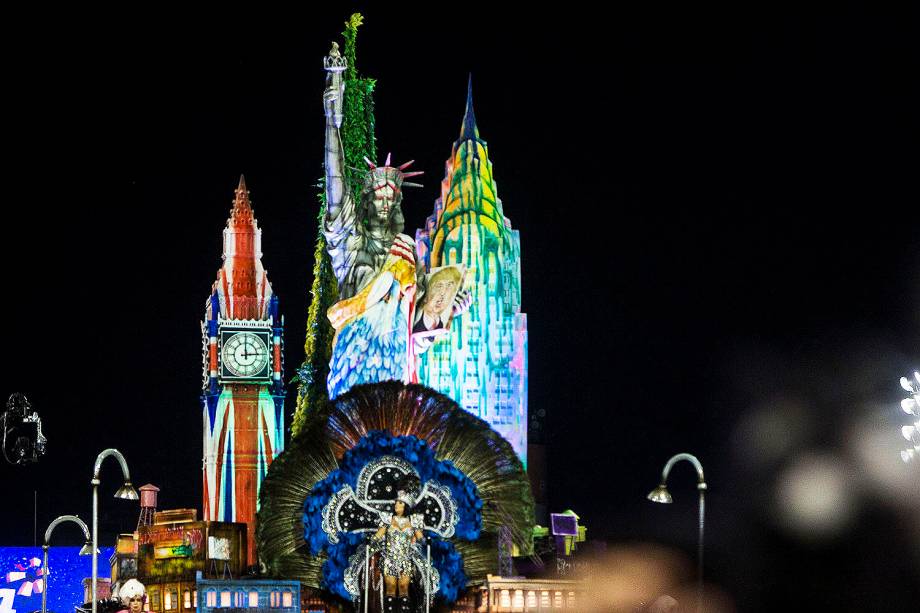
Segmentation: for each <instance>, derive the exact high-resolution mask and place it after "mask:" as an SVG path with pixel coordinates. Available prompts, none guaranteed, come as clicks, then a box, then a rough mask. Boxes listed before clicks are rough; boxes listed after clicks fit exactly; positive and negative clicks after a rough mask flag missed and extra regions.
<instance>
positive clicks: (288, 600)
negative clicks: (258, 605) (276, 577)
mask: <svg viewBox="0 0 920 613" xmlns="http://www.w3.org/2000/svg"><path fill="white" fill-rule="evenodd" d="M281 606H282V607H293V606H294V594H292V593H290V592H288V591H285V592H284V593H283V594H281Z"/></svg>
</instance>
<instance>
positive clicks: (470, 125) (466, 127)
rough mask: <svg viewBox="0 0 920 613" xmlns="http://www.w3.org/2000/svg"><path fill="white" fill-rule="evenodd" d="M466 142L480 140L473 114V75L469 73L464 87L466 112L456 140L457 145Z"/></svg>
mask: <svg viewBox="0 0 920 613" xmlns="http://www.w3.org/2000/svg"><path fill="white" fill-rule="evenodd" d="M467 140H476V141H478V140H480V139H479V128H478V127H476V114H475V113H474V112H473V73H470V76H469V80H468V81H467V85H466V111H465V112H464V113H463V125H462V126H461V127H460V138H458V139H457V143H458V144H459V143H462V142H464V141H467Z"/></svg>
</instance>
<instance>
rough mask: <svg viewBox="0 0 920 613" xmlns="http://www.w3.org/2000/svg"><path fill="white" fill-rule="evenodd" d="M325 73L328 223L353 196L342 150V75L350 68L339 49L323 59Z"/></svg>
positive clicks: (324, 106)
mask: <svg viewBox="0 0 920 613" xmlns="http://www.w3.org/2000/svg"><path fill="white" fill-rule="evenodd" d="M323 67H324V68H325V69H326V89H325V91H324V92H323V110H324V111H325V114H326V156H325V160H324V161H325V165H326V205H327V207H328V208H327V209H326V210H327V215H326V218H327V220H333V219H335V218H337V217H338V216H339V213H340V212H341V210H342V207H343V205H344V204H345V199H346V198H350V197H351V194H350V193H349V190H348V189H346V188H347V187H348V186H347V185H346V183H345V151H344V149H343V148H342V136H341V134H339V129H340V128H341V127H342V103H343V96H344V94H345V81H344V80H343V79H342V73H343V72H344V71H345V68H346V67H347V64H346V60H345V58H344V57H342V55H341V53H339V45H338V44H337V43H332V49H330V51H329V55H328V56H327V57H326V58H324V59H323Z"/></svg>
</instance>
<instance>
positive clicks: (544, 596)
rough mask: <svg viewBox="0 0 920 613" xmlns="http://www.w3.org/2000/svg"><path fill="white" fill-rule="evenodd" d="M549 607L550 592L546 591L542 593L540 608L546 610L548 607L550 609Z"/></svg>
mask: <svg viewBox="0 0 920 613" xmlns="http://www.w3.org/2000/svg"><path fill="white" fill-rule="evenodd" d="M549 605H550V602H549V592H548V591H546V590H543V591H542V592H540V606H541V607H544V608H546V607H549Z"/></svg>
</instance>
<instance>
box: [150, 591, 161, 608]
mask: <svg viewBox="0 0 920 613" xmlns="http://www.w3.org/2000/svg"><path fill="white" fill-rule="evenodd" d="M150 608H152V609H153V610H154V611H159V610H160V591H159V590H157V589H153V590H150Z"/></svg>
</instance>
